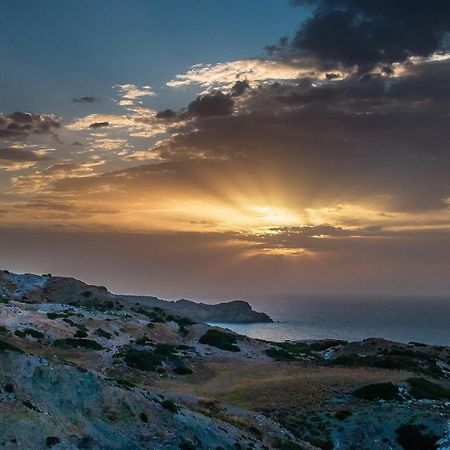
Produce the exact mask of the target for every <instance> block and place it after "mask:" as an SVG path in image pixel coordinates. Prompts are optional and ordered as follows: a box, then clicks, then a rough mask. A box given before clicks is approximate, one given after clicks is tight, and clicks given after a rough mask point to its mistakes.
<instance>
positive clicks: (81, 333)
mask: <svg viewBox="0 0 450 450" xmlns="http://www.w3.org/2000/svg"><path fill="white" fill-rule="evenodd" d="M74 336H75V337H76V338H85V337H87V336H88V334H87V332H86V330H84V329H78V330H77V331H76V332H75V334H74Z"/></svg>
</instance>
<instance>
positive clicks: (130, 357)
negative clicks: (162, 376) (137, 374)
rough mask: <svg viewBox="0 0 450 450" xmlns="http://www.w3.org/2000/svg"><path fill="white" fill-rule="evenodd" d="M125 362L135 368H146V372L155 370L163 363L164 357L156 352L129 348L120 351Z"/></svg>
mask: <svg viewBox="0 0 450 450" xmlns="http://www.w3.org/2000/svg"><path fill="white" fill-rule="evenodd" d="M120 356H122V357H123V359H124V361H125V363H126V364H127V366H129V367H133V368H134V369H139V370H144V371H146V372H155V371H156V369H157V368H158V367H160V366H161V365H162V363H163V360H164V358H163V357H161V355H157V354H155V353H154V352H150V351H144V350H135V349H127V350H125V351H123V352H121V353H120Z"/></svg>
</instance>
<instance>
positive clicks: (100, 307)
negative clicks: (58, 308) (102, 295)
mask: <svg viewBox="0 0 450 450" xmlns="http://www.w3.org/2000/svg"><path fill="white" fill-rule="evenodd" d="M69 305H70V306H78V307H81V308H85V309H87V310H89V311H100V312H110V311H120V310H122V309H123V308H124V306H123V305H122V303H120V302H119V301H117V300H116V301H114V300H100V299H98V298H90V297H89V298H88V299H87V300H85V301H82V302H69Z"/></svg>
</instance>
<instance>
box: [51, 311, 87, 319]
mask: <svg viewBox="0 0 450 450" xmlns="http://www.w3.org/2000/svg"><path fill="white" fill-rule="evenodd" d="M72 316H77V317H83V314H79V313H75V312H72V311H69V310H66V311H62V312H48V313H47V317H48V318H49V319H51V320H55V319H64V318H68V317H72Z"/></svg>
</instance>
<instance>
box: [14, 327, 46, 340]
mask: <svg viewBox="0 0 450 450" xmlns="http://www.w3.org/2000/svg"><path fill="white" fill-rule="evenodd" d="M14 334H15V335H16V336H18V337H21V338H24V337H26V336H31V337H33V338H35V339H44V338H45V335H44V333H42V332H41V331H39V330H35V329H34V328H24V329H23V330H16V331H15V332H14Z"/></svg>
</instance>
